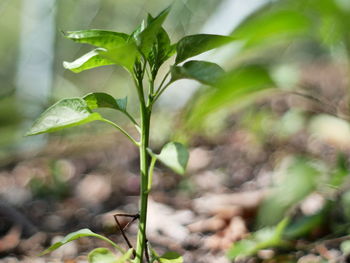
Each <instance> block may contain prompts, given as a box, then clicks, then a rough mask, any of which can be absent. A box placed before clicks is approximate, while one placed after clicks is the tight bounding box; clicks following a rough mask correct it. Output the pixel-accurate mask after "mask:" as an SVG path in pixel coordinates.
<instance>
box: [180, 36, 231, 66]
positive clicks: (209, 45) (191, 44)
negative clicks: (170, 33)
mask: <svg viewBox="0 0 350 263" xmlns="http://www.w3.org/2000/svg"><path fill="white" fill-rule="evenodd" d="M233 40H234V39H233V38H232V37H228V36H220V35H209V34H198V35H191V36H185V37H184V38H182V39H181V40H180V41H179V42H178V43H177V45H176V51H177V56H176V60H175V64H179V63H180V62H182V61H184V60H186V59H188V58H190V57H193V56H196V55H199V54H201V53H204V52H206V51H209V50H211V49H214V48H217V47H220V46H222V45H225V44H227V43H230V42H232V41H233Z"/></svg>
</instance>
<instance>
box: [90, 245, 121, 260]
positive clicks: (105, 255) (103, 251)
mask: <svg viewBox="0 0 350 263" xmlns="http://www.w3.org/2000/svg"><path fill="white" fill-rule="evenodd" d="M117 260H118V258H117V256H116V255H114V254H113V253H112V252H111V251H110V250H109V249H107V248H103V247H99V248H95V249H94V250H92V251H91V252H90V253H89V255H88V261H89V263H116V262H117Z"/></svg>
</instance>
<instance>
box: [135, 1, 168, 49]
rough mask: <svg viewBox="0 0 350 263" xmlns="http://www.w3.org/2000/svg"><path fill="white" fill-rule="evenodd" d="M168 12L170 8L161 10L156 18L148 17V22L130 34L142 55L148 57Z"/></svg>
mask: <svg viewBox="0 0 350 263" xmlns="http://www.w3.org/2000/svg"><path fill="white" fill-rule="evenodd" d="M169 12H170V7H168V8H166V9H165V10H163V11H162V12H161V13H160V14H159V15H158V16H156V17H155V18H152V17H151V16H149V17H148V21H146V22H143V24H142V25H141V26H140V27H139V28H138V29H137V30H136V31H135V32H134V33H133V34H132V36H133V38H134V39H135V42H136V44H137V46H138V47H139V49H140V51H141V52H142V54H144V55H145V56H148V54H149V52H150V51H151V49H152V46H153V44H154V42H155V41H156V39H157V36H158V33H159V32H160V30H161V29H162V24H163V22H164V20H165V19H166V17H167V16H168V14H169Z"/></svg>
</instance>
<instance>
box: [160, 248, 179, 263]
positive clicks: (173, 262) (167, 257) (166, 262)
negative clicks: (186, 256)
mask: <svg viewBox="0 0 350 263" xmlns="http://www.w3.org/2000/svg"><path fill="white" fill-rule="evenodd" d="M158 261H159V262H160V263H183V262H184V261H183V258H182V256H181V255H180V254H178V253H176V252H172V251H170V252H166V253H165V254H163V255H162V256H160V257H159V258H158Z"/></svg>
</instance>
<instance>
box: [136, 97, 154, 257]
mask: <svg viewBox="0 0 350 263" xmlns="http://www.w3.org/2000/svg"><path fill="white" fill-rule="evenodd" d="M140 110H141V144H140V171H141V180H140V181H141V186H140V219H139V229H138V234H137V243H136V259H135V263H142V262H143V255H144V252H145V247H146V241H147V238H146V219H147V204H148V177H149V158H148V153H147V147H148V143H149V130H150V117H151V114H150V112H151V111H150V110H149V109H148V108H147V107H146V105H145V103H142V102H141V109H140Z"/></svg>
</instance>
